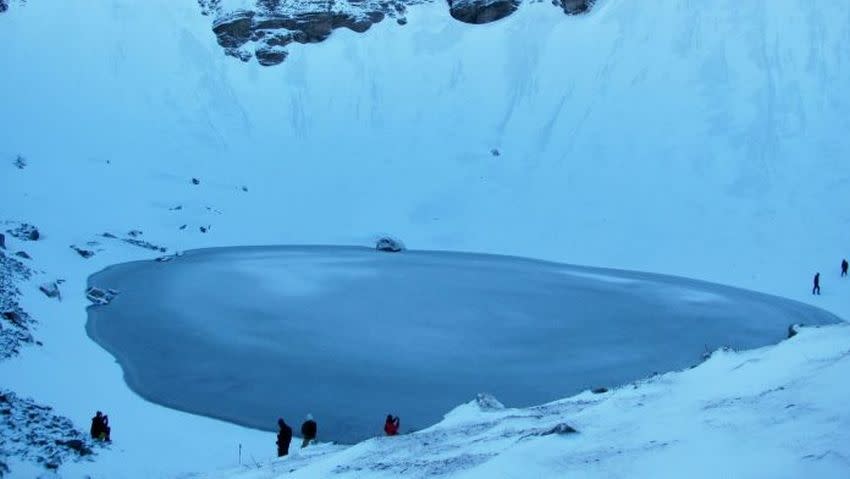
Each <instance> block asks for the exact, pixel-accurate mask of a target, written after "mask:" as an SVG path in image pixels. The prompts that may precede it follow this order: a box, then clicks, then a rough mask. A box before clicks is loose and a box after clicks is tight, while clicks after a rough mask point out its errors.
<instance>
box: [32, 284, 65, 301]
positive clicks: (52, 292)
mask: <svg viewBox="0 0 850 479" xmlns="http://www.w3.org/2000/svg"><path fill="white" fill-rule="evenodd" d="M38 290H39V291H41V292H42V293H44V295H45V296H47V297H48V298H57V299H59V300H60V301H61V300H62V293H61V292H60V291H59V285H58V284H56V283H55V282H53V283H44V284H42V285H41V286H39V287H38Z"/></svg>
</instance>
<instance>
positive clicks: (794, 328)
mask: <svg viewBox="0 0 850 479" xmlns="http://www.w3.org/2000/svg"><path fill="white" fill-rule="evenodd" d="M801 327H803V325H802V324H791V325H789V326H788V339H791V338H793V337H794V336H796V335H797V333H799V332H800V328H801Z"/></svg>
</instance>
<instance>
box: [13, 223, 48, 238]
mask: <svg viewBox="0 0 850 479" xmlns="http://www.w3.org/2000/svg"><path fill="white" fill-rule="evenodd" d="M6 232H7V233H9V234H10V235H12V236H14V237H15V238H18V239H19V240H23V241H38V239H39V238H41V232H39V231H38V228H36V227H35V226H33V225H31V224H27V223H21V224H20V226H18V227H17V228H15V229H9V230H6Z"/></svg>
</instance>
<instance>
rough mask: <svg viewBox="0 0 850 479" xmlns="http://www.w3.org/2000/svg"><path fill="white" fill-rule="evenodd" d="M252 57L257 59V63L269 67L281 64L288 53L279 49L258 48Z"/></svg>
mask: <svg viewBox="0 0 850 479" xmlns="http://www.w3.org/2000/svg"><path fill="white" fill-rule="evenodd" d="M254 55H255V56H256V57H257V63H259V64H260V65H262V66H264V67H270V66H274V65H279V64H281V63H283V61H284V60H286V56H287V55H289V53H287V52H286V50H283V49H282V48H281V47H272V48H258V49H257V51H256V52H254Z"/></svg>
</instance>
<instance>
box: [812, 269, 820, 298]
mask: <svg viewBox="0 0 850 479" xmlns="http://www.w3.org/2000/svg"><path fill="white" fill-rule="evenodd" d="M812 294H817V295H820V273H815V287H814V288H812Z"/></svg>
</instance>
